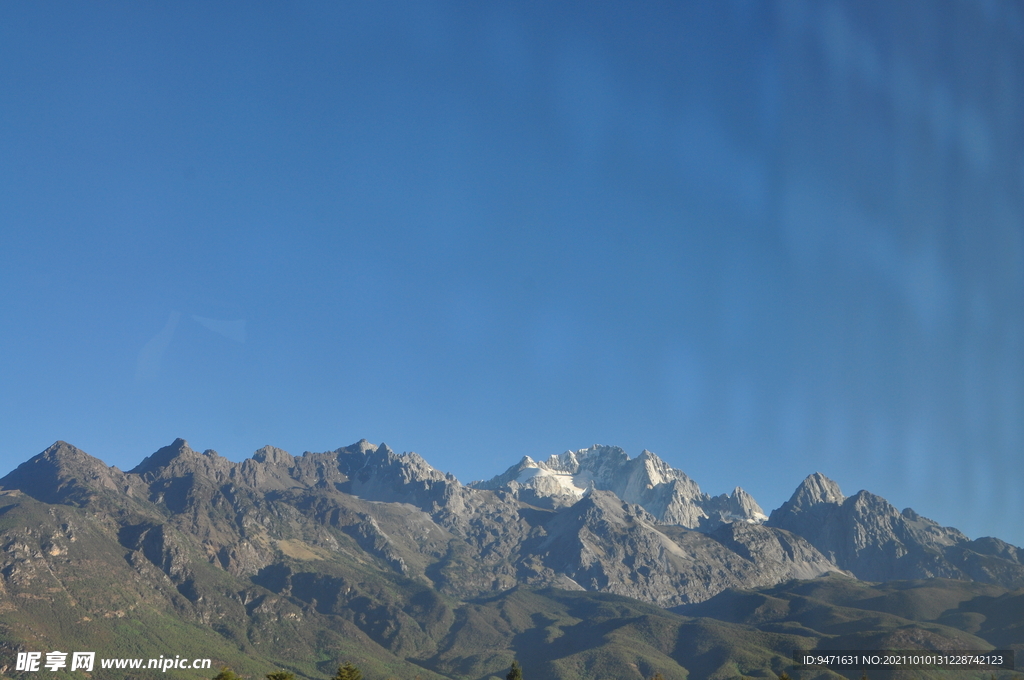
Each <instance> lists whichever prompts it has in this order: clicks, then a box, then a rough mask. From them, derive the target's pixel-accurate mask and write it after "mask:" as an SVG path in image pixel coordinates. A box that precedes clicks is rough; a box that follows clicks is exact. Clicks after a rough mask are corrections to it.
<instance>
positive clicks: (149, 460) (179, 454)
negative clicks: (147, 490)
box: [128, 437, 199, 475]
mask: <svg viewBox="0 0 1024 680" xmlns="http://www.w3.org/2000/svg"><path fill="white" fill-rule="evenodd" d="M198 456H199V453H198V452H196V451H193V450H192V447H190V446H189V445H188V442H187V441H185V440H184V439H182V438H181V437H178V438H177V439H175V440H174V441H173V442H171V443H170V444H169V445H167V446H164V447H162V448H160V449H157V451H156V452H155V453H151V454H150V455H148V456H146V457H145V458H143V459H142V462H141V463H139V464H138V465H136V466H135V467H133V468H132V469H131V470H129V471H128V472H129V473H131V474H137V475H141V474H145V473H147V472H153V471H154V470H158V469H160V468H163V467H167V466H168V465H170V464H171V462H172V461H173V460H175V459H176V458H185V459H189V458H196V457H198Z"/></svg>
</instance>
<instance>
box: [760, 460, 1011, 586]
mask: <svg viewBox="0 0 1024 680" xmlns="http://www.w3.org/2000/svg"><path fill="white" fill-rule="evenodd" d="M768 526H772V527H778V528H781V529H786V530H788V531H791V532H793V533H795V534H799V535H800V536H803V537H804V538H806V539H807V541H808V542H810V543H811V544H812V545H813V546H814V547H815V548H817V549H818V550H819V551H821V552H822V553H823V554H824V555H826V556H827V557H828V558H829V559H830V560H831V561H832V562H833V563H834V564H836V565H837V566H839V567H841V568H843V569H847V570H849V571H850V572H852V573H853V574H855V575H856V576H857V577H858V578H862V579H866V580H870V581H889V580H893V579H918V578H934V577H942V578H952V579H961V580H977V581H981V582H984V583H998V584H1000V585H1003V586H1006V587H1013V588H1019V587H1022V586H1024V564H1022V563H1021V560H1020V557H1021V556H1020V553H1019V551H1017V550H1016V549H1013V548H1012V546H1009V545H1008V544H1005V543H1003V542H1002V541H998V540H997V539H992V538H985V539H979V540H977V541H971V540H970V539H968V538H967V537H966V536H964V535H963V534H962V533H960V532H959V531H957V530H956V529H954V528H951V527H943V526H940V525H939V524H938V523H936V522H933V521H932V520H930V519H928V518H926V517H922V516H920V515H918V514H917V513H916V512H914V511H913V510H911V509H910V508H907V509H905V510H903V511H902V512H900V511H899V510H897V509H896V508H895V507H893V505H892V504H890V503H889V502H888V501H886V500H885V499H884V498H881V497H880V496H876V495H874V494H872V493H869V492H867V491H860V492H858V493H857V494H856V495H854V496H850V497H846V496H844V495H843V493H842V491H841V490H840V489H839V485H838V484H836V483H835V482H834V481H832V480H830V479H828V478H827V477H825V476H824V475H822V474H820V473H814V474H812V475H810V476H809V477H807V479H805V480H804V481H803V482H802V483H801V484H800V486H799V487H798V488H797V490H796V491H795V492H794V493H793V496H792V497H791V498H790V499H789V500H788V501H786V502H785V503H783V504H782V507H780V508H778V509H777V510H774V511H773V512H772V514H771V518H770V519H769V520H768ZM1004 546H1005V547H1004ZM993 558H995V560H1001V561H999V562H998V563H997V562H996V561H994V559H993Z"/></svg>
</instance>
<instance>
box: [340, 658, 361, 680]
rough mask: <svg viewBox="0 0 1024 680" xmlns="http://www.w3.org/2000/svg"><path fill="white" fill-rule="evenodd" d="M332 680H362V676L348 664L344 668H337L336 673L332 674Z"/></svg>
mask: <svg viewBox="0 0 1024 680" xmlns="http://www.w3.org/2000/svg"><path fill="white" fill-rule="evenodd" d="M333 680H363V674H362V672H361V671H360V670H359V669H358V668H356V667H355V666H353V665H352V663H351V662H349V663H346V664H345V665H344V666H338V672H337V673H335V674H334V678H333Z"/></svg>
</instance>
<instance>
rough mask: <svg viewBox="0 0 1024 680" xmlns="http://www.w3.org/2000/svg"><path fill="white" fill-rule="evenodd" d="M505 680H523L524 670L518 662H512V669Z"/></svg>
mask: <svg viewBox="0 0 1024 680" xmlns="http://www.w3.org/2000/svg"><path fill="white" fill-rule="evenodd" d="M505 680H523V669H522V668H520V667H519V662H518V661H513V662H512V668H510V669H509V671H508V675H506V676H505Z"/></svg>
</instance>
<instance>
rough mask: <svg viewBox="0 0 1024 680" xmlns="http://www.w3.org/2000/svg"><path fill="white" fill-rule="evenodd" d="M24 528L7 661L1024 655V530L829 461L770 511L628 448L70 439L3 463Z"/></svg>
mask: <svg viewBox="0 0 1024 680" xmlns="http://www.w3.org/2000/svg"><path fill="white" fill-rule="evenodd" d="M0 542H2V543H0V544H2V545H3V553H2V556H0V672H7V673H11V672H12V669H11V668H9V666H10V663H9V660H10V659H12V658H13V657H14V656H15V655H16V653H17V652H18V651H24V650H30V651H31V650H33V649H34V650H37V651H47V650H49V649H62V648H64V647H67V646H69V645H71V644H72V643H74V644H79V645H92V646H93V647H95V648H97V649H102V650H104V651H105V652H107V653H109V654H110V655H111V656H113V655H121V656H129V655H131V656H143V655H147V654H148V655H151V656H154V657H155V656H158V655H159V654H167V653H168V652H170V653H185V652H187V653H189V654H193V651H194V655H195V656H210V657H214V658H216V660H217V661H218V663H224V664H229V665H231V666H233V667H234V668H235V669H236V670H238V671H239V672H243V673H247V674H250V675H253V676H254V677H255V676H258V675H259V674H261V673H264V672H266V670H267V669H273V668H277V667H282V668H288V669H290V670H292V671H293V672H295V673H297V674H299V675H301V676H303V677H309V678H319V677H326V676H328V675H330V674H331V673H332V672H333V670H334V668H336V666H337V664H338V663H340V662H344V661H346V660H351V661H354V662H356V663H357V664H359V665H360V667H361V668H363V669H364V673H365V674H366V676H367V678H368V679H369V680H375V679H376V678H378V677H379V678H382V679H383V678H386V677H396V678H398V677H408V678H412V677H415V676H419V677H421V678H439V677H449V678H460V679H461V678H466V679H477V678H479V679H483V678H488V677H491V676H503V675H504V671H505V670H507V667H508V664H509V663H510V662H511V660H512V659H513V658H519V659H520V660H521V661H522V662H523V667H524V670H525V671H526V672H527V674H528V677H530V672H531V669H532V671H533V673H534V674H535V677H550V678H566V679H569V678H583V677H616V678H624V677H637V678H647V677H650V676H651V675H653V674H654V673H656V672H660V673H662V675H663V676H664V677H665V678H667V679H671V678H684V677H691V676H692V677H695V678H696V677H738V676H740V675H743V676H751V677H759V676H760V677H773V674H774V673H777V672H781V671H782V670H785V669H787V668H789V669H790V670H789V672H790V674H791V675H793V676H794V677H800V676H801V674H803V675H804V676H806V677H817V676H812V675H808V674H807V671H801V670H799V669H792V668H791V665H792V662H791V661H790V657H791V654H792V651H793V650H794V649H808V648H811V647H814V646H832V647H833V648H840V647H836V646H835V645H836V644H839V643H840V642H841V643H843V644H848V645H853V644H854V643H858V642H859V643H865V641H874V642H873V643H872V644H874V643H878V644H881V643H882V642H885V641H886V640H889V641H890V642H891V641H903V642H904V643H905V644H904V646H905V647H906V646H913V645H912V644H911V643H912V642H913V641H914V640H918V641H919V644H921V645H925V647H926V648H934V649H963V648H970V649H990V648H992V647H993V646H996V645H1003V646H1004V647H1005V646H1011V647H1013V646H1017V648H1022V649H1024V615H1022V614H1021V613H1020V612H1021V611H1024V609H1019V608H1018V609H1016V610H1015V609H1014V607H1019V606H1020V605H1021V604H1022V597H1024V594H1022V589H1024V551H1021V549H1020V548H1017V547H1014V546H1012V545H1009V544H1007V543H1005V542H1003V541H1000V540H998V539H995V538H981V539H977V540H970V539H968V537H966V536H964V535H963V534H962V533H960V532H959V531H957V530H956V529H953V528H949V527H942V526H940V525H938V524H937V523H935V522H933V521H931V520H929V519H927V518H924V517H921V516H920V515H918V514H917V513H915V512H914V511H913V510H911V509H909V508H908V509H905V510H903V511H898V510H897V509H896V508H895V507H893V506H892V505H891V504H889V503H888V502H887V501H886V500H885V499H883V498H880V497H878V496H875V495H873V494H871V493H869V492H867V491H861V492H859V493H857V494H855V495H854V496H850V497H847V496H845V495H844V494H843V493H842V491H841V490H840V488H839V486H838V484H836V483H835V482H834V481H832V480H830V479H828V478H827V477H825V476H823V475H821V474H818V473H815V474H812V475H810V476H809V477H807V479H805V480H804V481H803V482H802V483H801V484H800V486H799V487H798V488H797V489H796V490H795V492H794V493H793V495H792V497H791V498H790V499H789V500H788V501H787V502H786V503H784V504H783V505H782V506H781V507H780V508H777V509H775V510H773V511H772V512H771V513H770V515H768V514H766V513H765V512H764V511H763V510H762V509H761V507H760V506H759V505H758V504H757V502H756V501H755V500H754V499H753V498H752V497H751V496H750V495H749V494H747V493H746V492H745V491H743V490H742V489H740V488H738V487H737V488H736V489H735V490H734V491H733V492H732V493H731V494H728V495H724V494H723V495H720V496H710V495H708V494H706V493H704V492H702V491H701V490H700V488H699V486H698V485H697V483H696V482H695V481H693V480H692V479H690V478H689V477H688V476H687V475H686V474H685V473H683V472H682V471H680V470H676V469H674V468H672V467H671V466H669V465H668V464H667V463H665V462H664V461H663V460H661V459H660V458H659V457H658V456H657V455H655V454H653V453H651V452H649V451H644V452H642V453H641V454H640V455H639V456H637V457H636V458H630V457H629V456H628V455H627V454H626V452H625V451H623V450H622V449H619V448H616V447H608V446H594V447H591V448H589V449H581V450H578V451H567V452H565V453H563V454H560V455H555V456H551V457H550V458H548V459H547V460H545V461H534V460H533V459H531V458H529V457H524V458H523V459H522V460H521V461H520V462H519V463H517V464H516V465H513V466H511V467H510V468H509V469H508V470H506V471H505V472H503V473H501V474H499V475H497V476H495V477H493V478H492V479H490V480H486V481H480V482H473V483H471V484H468V485H463V484H461V483H460V482H459V481H458V480H457V479H456V478H455V477H454V476H452V475H450V474H445V473H443V472H441V471H438V470H436V469H435V468H433V467H431V466H430V465H429V464H428V463H427V462H426V461H425V460H424V459H423V458H422V457H420V456H418V455H417V454H415V453H408V454H401V455H399V454H396V453H395V452H394V451H392V450H391V449H390V448H388V447H387V446H386V445H384V444H381V445H379V446H374V445H372V444H370V443H369V442H367V441H365V440H363V441H360V442H358V443H356V444H353V445H352V446H348V447H343V448H340V449H337V450H335V451H330V452H323V453H309V452H307V453H305V454H303V455H301V456H292V455H290V454H289V453H287V452H285V451H282V450H280V449H277V448H274V447H264V448H263V449H260V450H259V451H257V452H256V453H255V454H254V455H253V456H252V457H251V458H249V459H247V460H245V461H242V462H241V463H235V462H232V461H229V460H227V459H226V458H223V457H221V456H220V455H218V454H217V453H216V452H214V451H211V450H207V451H204V452H202V453H200V452H197V451H195V450H193V449H192V448H191V447H189V445H188V444H187V442H185V441H184V440H181V439H178V440H175V441H174V442H173V443H172V444H171V445H169V446H167V447H164V448H162V449H160V450H158V451H156V452H155V453H153V454H152V455H150V456H148V457H146V458H145V459H144V460H142V462H140V463H139V465H137V466H136V467H135V468H133V469H132V470H130V471H128V472H122V471H121V470H118V469H117V468H116V467H108V466H107V465H106V464H104V463H103V462H102V461H101V460H99V459H97V458H95V457H93V456H90V455H89V454H87V453H85V452H83V451H81V450H79V449H77V448H75V447H74V446H71V445H70V444H67V443H64V442H57V443H55V444H54V445H53V446H51V447H50V448H48V449H47V450H46V451H44V452H42V453H40V454H39V455H37V456H35V457H33V458H31V459H30V460H28V461H26V462H25V463H23V464H21V465H20V466H19V467H18V468H16V469H15V470H14V471H12V472H11V473H10V474H8V475H7V476H6V477H4V478H3V479H0ZM804 584H809V585H804ZM879 584H882V585H879ZM886 584H890V585H886ZM896 584H901V585H896ZM908 593H909V595H908ZM936 593H940V594H938V595H937V594H936ZM915 597H916V598H917V599H916V600H915ZM918 600H921V601H927V602H928V603H930V604H927V605H923V604H921V605H914V606H911V605H908V604H907V602H911V601H912V602H917V601H918ZM935 602H938V604H935ZM915 607H916V608H915ZM879 612H885V616H881V615H880V614H879ZM901 631H902V632H901ZM901 635H902V636H903V637H900V636H901ZM886 636H888V637H886ZM893 636H895V637H893ZM175 645H180V646H181V649H182V650H184V652H183V651H179V650H175V649H171V647H174V646H175ZM197 646H198V647H201V648H202V649H203V650H206V653H200V651H201V650H198V649H195V648H196V647H197ZM129 652H131V653H129ZM5 664H6V665H7V666H8V668H5V667H4V666H5ZM103 673H112V674H108V675H103ZM821 673H824V674H825V675H824V676H829V677H838V676H837V675H835V674H831V672H829V671H822V672H821ZM171 674H172V676H173V675H174V671H171ZM819 674H820V673H819ZM72 675H73V674H72ZM824 676H822V677H824ZM26 677H29V676H26ZM68 677H71V676H70V675H69V676H68ZM96 677H121V676H118V675H117V674H116V672H113V671H102V672H100V673H99V674H97V675H96ZM125 677H127V676H125ZM180 677H191V678H195V677H197V676H196V675H195V672H192V673H191V674H182V675H180ZM857 677H859V674H858V675H857ZM880 677H881V676H880ZM986 677H988V676H987V675H986Z"/></svg>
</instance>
